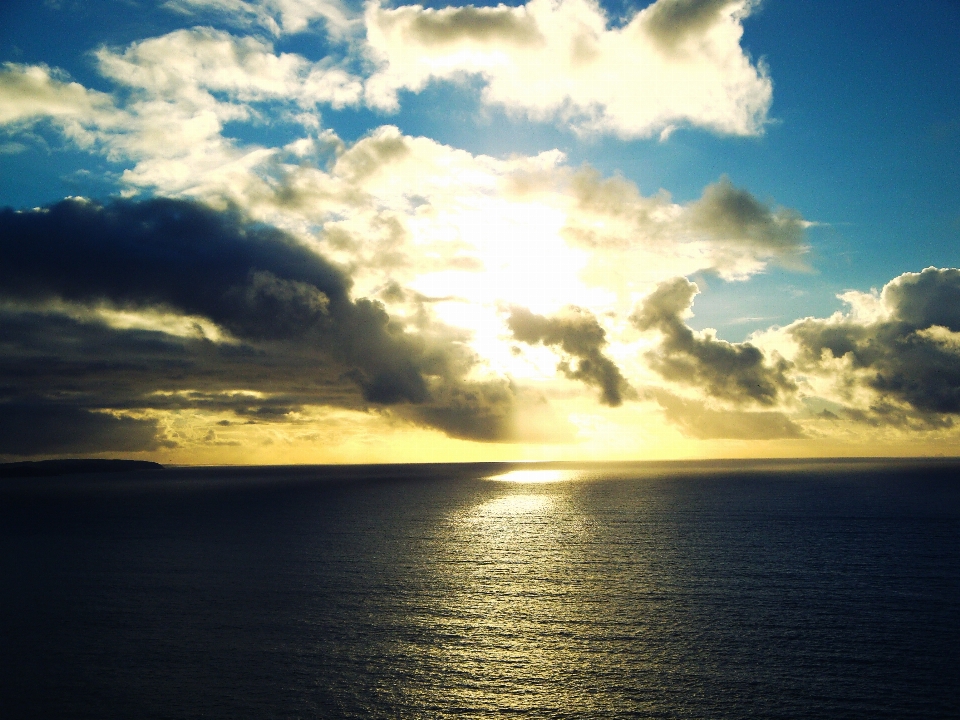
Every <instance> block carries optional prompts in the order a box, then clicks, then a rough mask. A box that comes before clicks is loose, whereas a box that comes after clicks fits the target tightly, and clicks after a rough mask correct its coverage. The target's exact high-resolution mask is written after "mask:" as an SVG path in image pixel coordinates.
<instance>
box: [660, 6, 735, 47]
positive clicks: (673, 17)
mask: <svg viewBox="0 0 960 720" xmlns="http://www.w3.org/2000/svg"><path fill="white" fill-rule="evenodd" d="M735 2H736V0H659V1H658V2H656V3H654V4H653V5H651V6H650V8H649V9H648V10H647V17H646V29H647V33H649V35H650V36H651V37H652V38H653V39H654V40H655V41H656V42H657V43H658V44H659V45H660V46H661V47H663V48H664V49H665V50H675V49H676V48H677V46H678V45H681V44H682V43H683V42H684V40H686V39H687V38H688V37H691V36H695V35H698V34H702V33H703V32H704V31H705V30H707V29H709V28H710V26H711V25H713V24H714V23H715V22H716V21H717V20H718V19H719V18H720V15H721V14H722V13H723V11H724V10H726V9H727V8H728V7H730V6H731V5H733V4H734V3H735Z"/></svg>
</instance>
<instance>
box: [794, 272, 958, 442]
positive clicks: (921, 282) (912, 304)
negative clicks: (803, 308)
mask: <svg viewBox="0 0 960 720" xmlns="http://www.w3.org/2000/svg"><path fill="white" fill-rule="evenodd" d="M840 297H841V298H842V299H843V300H845V301H846V302H847V303H848V304H849V305H850V306H851V312H849V313H847V314H842V313H837V314H835V315H834V316H833V317H830V318H826V319H818V318H805V319H803V320H798V321H796V322H794V323H792V324H791V325H788V326H787V327H785V328H783V330H782V335H783V336H785V337H786V338H788V339H789V340H790V341H792V342H793V343H795V346H796V363H797V366H798V367H799V368H800V369H801V370H803V371H804V372H807V373H809V374H811V375H820V376H827V377H829V379H830V381H831V384H832V385H833V386H834V388H835V389H836V392H837V397H838V398H839V399H841V400H843V401H844V402H846V403H849V404H852V405H853V407H854V408H855V409H857V406H858V405H859V406H860V407H859V409H860V410H864V409H866V408H864V407H863V405H864V404H866V405H868V407H869V410H870V417H873V418H876V419H878V420H880V421H882V422H891V423H893V424H903V423H906V422H908V421H910V418H909V415H913V417H914V419H916V417H917V416H919V417H920V418H921V419H922V420H924V422H927V423H929V422H934V424H937V423H938V422H940V421H941V420H942V418H940V419H938V416H942V415H956V414H958V413H960V309H958V308H960V270H958V269H956V268H945V269H938V268H933V267H930V268H927V269H925V270H923V271H922V272H920V273H905V274H903V275H900V276H899V277H896V278H894V279H893V280H891V281H890V282H889V283H887V284H886V285H885V286H884V288H883V290H882V291H881V292H880V293H879V294H867V293H858V292H849V293H845V294H844V295H841V296H840ZM864 391H867V395H866V396H864V395H863V392H864ZM905 410H907V411H911V412H910V413H908V414H907V415H904V411H905Z"/></svg>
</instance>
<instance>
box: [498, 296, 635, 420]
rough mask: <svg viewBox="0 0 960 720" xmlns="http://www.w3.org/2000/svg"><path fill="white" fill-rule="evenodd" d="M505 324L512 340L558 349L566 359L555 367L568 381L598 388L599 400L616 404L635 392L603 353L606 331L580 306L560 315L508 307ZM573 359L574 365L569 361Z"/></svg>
mask: <svg viewBox="0 0 960 720" xmlns="http://www.w3.org/2000/svg"><path fill="white" fill-rule="evenodd" d="M507 327H509V328H510V331H511V332H512V333H513V337H514V339H516V340H518V341H520V342H523V343H527V344H529V345H535V344H537V343H542V344H543V345H546V346H548V347H556V348H559V349H560V350H561V351H562V352H564V353H565V354H566V355H567V356H568V357H569V359H564V360H563V361H561V362H560V364H559V366H558V370H560V371H561V372H562V373H563V374H564V375H565V376H566V377H568V378H570V379H571V380H580V381H582V382H584V383H586V384H587V385H593V386H594V387H598V388H600V401H601V402H602V403H603V404H604V405H609V406H611V407H617V406H619V405H621V404H623V400H624V398H630V397H635V395H636V393H635V391H634V390H633V388H631V387H630V384H629V383H628V382H627V381H626V379H625V378H624V377H623V375H622V374H621V372H620V369H619V368H618V367H617V366H616V364H615V363H614V362H613V361H612V360H611V359H610V358H608V357H607V356H606V355H604V354H603V352H602V348H603V346H604V345H606V344H607V340H606V331H605V330H604V329H603V328H602V327H601V326H600V323H599V322H597V319H596V318H595V317H594V316H593V315H592V314H591V313H590V312H588V311H586V310H583V309H582V308H577V307H570V308H567V309H566V311H564V312H563V313H562V314H560V315H557V316H554V317H545V316H543V315H537V314H535V313H532V312H530V311H529V310H527V309H526V308H522V307H512V308H510V317H509V318H508V319H507ZM574 358H575V359H576V361H577V362H576V364H575V365H574V364H573V363H572V362H571V360H572V359H574Z"/></svg>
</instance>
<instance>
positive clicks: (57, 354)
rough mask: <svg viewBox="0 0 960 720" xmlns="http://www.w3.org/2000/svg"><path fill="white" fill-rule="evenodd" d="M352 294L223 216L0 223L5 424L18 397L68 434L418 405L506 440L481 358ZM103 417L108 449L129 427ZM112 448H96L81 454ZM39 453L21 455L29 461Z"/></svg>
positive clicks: (97, 213) (420, 416)
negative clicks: (193, 415) (79, 429)
mask: <svg viewBox="0 0 960 720" xmlns="http://www.w3.org/2000/svg"><path fill="white" fill-rule="evenodd" d="M349 289H350V280H349V278H348V277H347V276H346V275H345V274H344V273H343V272H342V271H341V270H340V269H338V268H337V267H335V266H333V265H332V264H330V263H328V262H327V261H325V260H324V259H323V258H321V257H320V256H318V255H317V254H315V253H314V252H312V251H310V250H309V249H307V248H305V247H303V246H301V245H299V244H298V243H297V242H296V241H294V240H293V239H292V238H290V237H289V236H287V235H285V234H284V233H282V232H280V231H278V230H276V229H275V228H271V227H267V226H263V225H260V224H256V223H251V222H248V221H246V220H244V219H243V218H242V217H241V216H240V215H239V214H238V213H236V212H232V211H231V212H217V211H215V210H212V209H210V208H207V207H204V206H202V205H198V204H196V203H191V202H187V201H181V200H166V199H155V200H148V201H143V202H136V201H127V200H121V201H115V202H113V203H111V204H108V205H100V204H96V203H91V202H86V201H79V200H67V201H63V202H60V203H57V204H55V205H53V206H50V207H48V208H44V209H40V210H33V211H27V212H15V211H13V210H10V209H5V210H2V211H0V302H3V303H5V304H4V305H3V307H2V308H0V331H2V336H0V367H2V369H3V374H2V379H0V413H8V414H10V413H13V414H10V417H13V416H14V414H15V412H14V411H15V410H16V408H18V407H20V405H18V403H23V402H26V400H25V398H43V399H44V402H45V403H47V404H46V405H43V407H55V408H58V410H57V412H61V415H62V417H63V418H64V420H65V421H67V420H70V419H71V418H72V419H77V418H80V417H81V416H80V415H78V414H77V412H79V411H80V410H82V411H83V412H87V411H93V410H97V409H110V410H127V411H135V410H149V409H175V408H176V407H198V408H208V409H218V408H219V409H223V410H229V411H232V412H235V413H237V414H238V415H240V416H246V417H252V418H261V419H270V418H274V419H277V418H282V417H284V416H285V415H287V414H289V413H290V412H294V411H296V410H297V409H298V408H299V407H301V406H302V405H306V404H319V405H338V406H342V407H354V408H362V407H366V406H367V404H368V403H373V404H379V405H395V404H411V405H416V406H422V408H421V409H419V410H418V409H415V408H411V409H408V410H405V411H404V413H403V414H404V416H405V417H408V418H410V419H412V420H414V421H415V422H420V423H423V424H428V425H431V426H433V427H437V428H439V429H441V430H443V431H445V432H448V433H450V434H452V435H456V436H458V437H477V438H478V439H484V440H505V439H509V437H510V435H511V432H512V431H511V430H510V427H511V424H510V419H511V417H512V412H513V409H514V408H513V403H512V401H513V396H512V395H511V394H510V393H509V392H505V391H504V390H503V389H502V388H498V389H497V390H496V392H494V391H493V390H492V389H491V387H489V386H488V385H487V384H484V383H476V382H468V381H466V380H464V376H465V374H466V373H467V372H468V371H469V370H470V368H471V367H472V365H473V364H474V362H475V360H474V358H473V357H472V356H471V355H470V354H469V353H468V352H467V351H465V350H464V349H463V348H462V345H461V344H459V343H456V342H453V341H452V340H451V338H450V337H446V336H444V334H443V333H442V332H438V331H432V332H428V331H427V330H430V329H429V328H427V330H423V329H422V328H421V330H422V331H420V332H409V331H408V329H407V328H405V327H403V326H401V325H400V324H398V323H397V322H395V321H394V320H393V319H391V318H390V316H389V315H388V314H387V312H386V311H385V310H384V308H383V306H382V305H381V304H380V303H379V302H376V301H372V300H368V299H363V298H361V299H358V300H352V299H351V298H350V296H349ZM102 307H108V308H113V309H126V310H137V311H143V310H154V311H162V312H166V313H173V314H177V315H182V316H192V317H199V318H204V319H206V320H208V321H210V322H212V323H214V324H215V325H216V326H218V327H219V328H221V329H223V330H225V331H227V333H228V334H229V337H230V338H231V339H230V341H229V342H213V341H211V340H209V339H207V338H206V337H204V336H203V333H202V331H201V329H199V328H198V331H197V335H196V337H180V336H177V335H173V334H169V333H165V332H160V331H153V330H133V329H117V328H114V327H109V326H108V325H107V324H106V323H105V322H104V321H103V320H102V318H100V317H99V316H97V315H96V313H95V310H96V308H102ZM64 308H67V309H71V308H72V311H73V312H74V316H72V317H71V316H69V312H68V311H67V310H65V309H64ZM77 309H79V310H81V311H88V312H87V315H86V316H82V317H77V316H76V313H77ZM81 315H83V313H81ZM236 390H245V391H253V392H255V393H262V394H269V395H270V396H271V399H268V400H264V401H262V402H261V401H258V400H256V399H255V398H253V399H252V398H251V397H250V396H248V395H246V396H245V395H243V394H238V393H237V392H235V391H236ZM274 396H275V397H274ZM30 402H33V401H32V400H31V401H30ZM24 407H25V406H24ZM71 408H72V410H71ZM16 412H21V411H20V410H16ZM24 412H25V411H24ZM53 412H54V411H53V410H51V413H53ZM71 412H73V414H71ZM471 413H474V416H471ZM83 417H86V416H83ZM97 417H98V418H99V420H98V422H99V423H100V425H102V426H103V427H104V433H106V435H110V432H108V431H109V430H110V427H113V428H114V429H115V432H114V435H116V437H120V435H122V434H123V433H121V430H123V431H124V432H127V429H129V428H127V426H123V424H122V423H114V425H113V426H110V427H107V426H108V425H110V422H109V421H108V420H105V419H103V418H112V419H113V420H116V418H113V417H112V416H109V415H103V414H102V413H101V414H98V416H97ZM127 419H129V418H127ZM121 426H122V427H121ZM130 427H132V425H131V426H130ZM137 427H140V428H143V427H146V426H143V425H138V426H137ZM127 434H129V433H127ZM100 436H104V435H103V433H101V434H100V435H98V436H97V437H100ZM104 437H105V436H104ZM110 442H112V441H110ZM110 442H108V441H107V440H104V441H103V442H101V443H99V444H98V443H96V442H93V441H92V438H91V444H90V446H89V450H90V451H99V450H107V449H110ZM157 442H160V440H157ZM104 443H106V444H104ZM141 444H142V443H141ZM41 445H42V443H39V441H38V443H35V444H33V445H31V444H29V443H27V442H26V441H24V444H23V448H24V452H26V448H34V450H31V452H33V451H37V452H39V450H35V448H39V447H41ZM50 447H54V446H50ZM50 452H59V450H53V449H51V450H50Z"/></svg>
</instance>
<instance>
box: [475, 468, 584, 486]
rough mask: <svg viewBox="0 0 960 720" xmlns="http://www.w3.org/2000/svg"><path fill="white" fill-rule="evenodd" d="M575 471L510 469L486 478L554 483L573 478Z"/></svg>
mask: <svg viewBox="0 0 960 720" xmlns="http://www.w3.org/2000/svg"><path fill="white" fill-rule="evenodd" d="M575 477H576V473H574V472H571V471H569V470H511V471H510V472H505V473H503V474H502V475H493V476H491V477H489V478H487V480H493V481H494V482H507V483H525V484H526V483H555V482H564V481H567V480H573V479H574V478H575Z"/></svg>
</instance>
